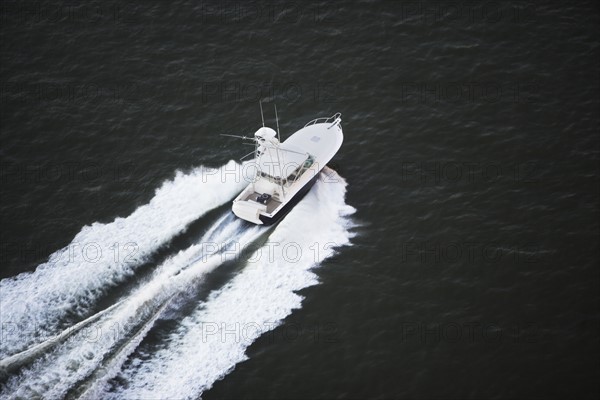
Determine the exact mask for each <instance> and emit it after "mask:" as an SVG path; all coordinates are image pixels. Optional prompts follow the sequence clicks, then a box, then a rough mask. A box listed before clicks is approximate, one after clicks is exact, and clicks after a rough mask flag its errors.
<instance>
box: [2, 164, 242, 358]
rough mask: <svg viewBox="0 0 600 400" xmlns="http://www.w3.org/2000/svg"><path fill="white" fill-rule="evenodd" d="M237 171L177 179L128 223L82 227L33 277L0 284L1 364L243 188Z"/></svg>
mask: <svg viewBox="0 0 600 400" xmlns="http://www.w3.org/2000/svg"><path fill="white" fill-rule="evenodd" d="M236 165H237V164H236V163H235V162H234V161H230V162H229V163H228V164H227V165H225V166H223V167H221V168H220V169H217V170H214V169H207V168H202V167H200V168H197V169H195V170H193V171H192V172H191V173H188V174H184V173H181V172H178V173H177V175H176V176H175V178H174V179H173V180H170V181H167V182H165V183H164V184H163V185H162V186H161V187H160V188H159V189H158V190H157V191H156V194H155V196H154V198H152V200H151V201H150V203H148V204H146V205H143V206H141V207H139V208H138V209H136V210H135V211H134V212H133V213H132V214H131V215H129V216H128V217H126V218H120V217H119V218H116V219H115V220H114V221H113V222H111V223H108V224H101V223H94V224H92V225H91V226H85V227H84V228H83V229H82V230H81V232H79V233H78V234H77V235H76V236H75V238H74V239H73V241H72V242H71V244H70V245H69V246H67V247H66V248H64V249H61V250H59V251H57V252H55V253H54V254H52V255H51V256H50V259H49V260H48V262H46V263H44V264H41V265H40V266H38V267H37V269H36V270H35V272H33V273H23V274H20V275H18V276H16V277H12V278H7V279H3V280H2V281H0V330H1V331H0V337H1V340H0V358H4V357H6V356H10V355H12V354H15V353H18V352H20V351H23V350H24V349H26V348H28V347H30V346H31V345H33V344H35V343H40V342H43V341H44V340H46V339H48V338H49V337H52V336H53V335H55V334H57V333H58V332H60V331H61V329H62V328H63V326H62V324H64V322H65V317H66V316H67V315H68V314H69V313H71V315H72V314H73V313H74V314H75V315H77V317H78V318H85V317H87V315H88V314H89V311H90V307H92V306H93V304H94V303H95V301H96V300H97V299H98V298H99V297H100V296H101V295H102V294H103V293H104V292H105V290H106V289H107V288H109V287H111V286H114V285H116V284H118V283H120V282H122V281H124V280H125V279H127V277H129V276H131V275H132V274H133V273H134V272H135V268H136V267H137V266H139V265H141V264H143V262H144V261H145V260H146V259H147V258H148V256H149V255H151V254H152V253H153V252H154V251H156V250H157V249H158V248H159V247H160V246H161V245H163V244H165V243H166V242H168V241H169V240H170V239H171V238H172V237H173V236H174V235H176V234H178V233H180V232H182V231H183V230H184V229H185V228H186V226H187V225H188V224H189V223H191V222H192V221H194V220H196V219H197V218H199V217H200V216H202V215H203V214H205V213H206V212H207V211H209V210H211V209H213V208H215V207H217V206H219V205H221V204H224V203H225V202H226V201H228V200H230V199H231V198H232V197H233V196H234V195H235V194H236V193H238V192H239V191H240V190H242V188H243V187H244V185H245V184H246V182H244V180H243V179H240V178H239V174H238V176H237V178H235V177H232V176H231V174H232V173H231V171H234V170H235V169H236V168H237V167H236ZM225 171H229V176H227V175H226V174H225V173H224V172H225ZM224 178H227V179H224ZM115 243H116V246H115Z"/></svg>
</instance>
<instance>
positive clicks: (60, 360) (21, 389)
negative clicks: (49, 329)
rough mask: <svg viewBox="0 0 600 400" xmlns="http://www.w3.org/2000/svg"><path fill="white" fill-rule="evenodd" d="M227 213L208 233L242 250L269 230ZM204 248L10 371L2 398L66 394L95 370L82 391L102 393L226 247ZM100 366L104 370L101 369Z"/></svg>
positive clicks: (185, 254) (172, 261) (187, 253)
mask: <svg viewBox="0 0 600 400" xmlns="http://www.w3.org/2000/svg"><path fill="white" fill-rule="evenodd" d="M226 218H227V216H225V217H224V218H222V219H221V220H219V221H218V222H217V223H216V224H215V225H221V226H223V225H225V227H224V228H223V229H211V230H209V231H208V232H207V234H206V235H205V238H210V239H211V240H214V241H216V242H218V241H222V240H225V239H228V238H230V236H231V235H234V237H236V238H237V240H238V242H239V243H240V246H239V249H238V250H237V252H238V253H239V251H241V250H242V249H243V247H244V246H246V245H248V244H249V243H251V242H252V241H254V240H255V239H256V238H257V237H258V236H259V235H260V234H262V232H264V228H261V227H258V226H257V227H253V228H250V229H244V227H243V226H242V224H241V223H240V221H239V220H234V221H231V222H229V223H224V222H223V221H224V220H225V219H226ZM203 240H204V239H203ZM203 251H204V246H203V242H201V243H200V244H196V245H193V246H191V247H189V248H187V249H185V250H182V251H180V252H179V253H178V254H177V255H175V256H174V257H171V258H169V259H168V260H166V261H165V262H164V263H163V264H162V265H161V266H159V267H158V269H157V270H156V271H155V272H154V274H153V276H152V278H151V279H150V280H149V281H148V282H145V283H143V284H141V285H140V287H139V288H138V289H137V290H136V291H135V292H134V293H133V294H132V295H131V296H129V297H127V298H126V299H124V300H123V301H122V302H121V304H120V305H119V307H118V308H117V310H115V312H113V313H110V314H109V315H107V316H105V317H104V318H101V319H100V320H99V321H98V322H97V323H94V324H92V325H91V326H90V327H89V328H88V329H87V330H86V331H85V332H80V333H77V334H75V335H72V336H71V337H70V338H69V339H67V340H66V341H65V342H64V343H63V344H61V345H58V346H57V347H56V348H55V349H54V351H53V352H52V353H50V354H48V355H46V357H44V358H39V359H38V360H36V361H35V362H34V363H33V364H32V365H31V366H29V367H27V368H24V369H23V370H22V371H20V373H19V374H18V375H15V376H12V377H10V379H9V380H8V382H7V383H6V385H5V387H4V388H3V393H1V394H0V399H2V398H4V397H7V398H12V397H17V398H34V397H36V396H41V397H43V398H45V399H60V398H63V397H64V396H65V395H66V394H67V392H68V391H69V390H70V389H71V388H73V387H74V386H75V385H76V384H77V383H78V382H80V381H82V380H84V379H86V378H88V377H90V376H91V375H92V374H94V371H96V373H95V374H94V375H93V379H95V382H92V384H91V385H89V386H88V387H87V388H85V389H86V390H85V393H83V395H82V396H83V397H84V398H90V399H92V398H93V399H96V398H101V396H100V397H98V395H97V391H98V389H97V388H98V387H100V388H101V387H102V385H103V384H104V383H105V382H106V381H107V380H108V379H110V378H112V377H113V376H115V375H116V374H117V373H118V371H119V370H120V368H121V365H122V363H123V362H124V361H125V360H126V358H127V356H128V355H129V354H130V353H131V352H133V351H134V350H135V348H136V347H137V346H138V344H139V343H140V342H141V340H142V339H143V338H144V337H145V335H146V334H147V332H148V331H149V330H150V329H151V328H152V326H153V324H154V322H155V321H156V319H157V318H158V317H159V316H160V314H161V312H162V310H163V309H164V308H165V306H166V304H167V302H169V301H170V300H171V299H172V298H173V296H174V295H176V294H178V293H181V292H184V291H185V290H187V289H189V288H190V287H191V286H192V287H193V286H194V283H195V282H198V281H199V280H200V279H201V278H202V277H203V276H204V275H205V274H206V273H208V272H210V271H212V270H214V269H215V268H216V267H218V266H219V265H221V264H222V263H223V261H224V258H223V257H222V254H221V253H218V252H217V253H214V254H211V255H206V254H205V256H204V257H199V255H202V252H203ZM123 342H125V343H123ZM107 356H110V360H109V361H108V363H107V364H103V363H104V362H106V357H107ZM100 366H102V369H103V370H102V371H97V369H98V368H99V367H100Z"/></svg>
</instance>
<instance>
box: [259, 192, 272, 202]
mask: <svg viewBox="0 0 600 400" xmlns="http://www.w3.org/2000/svg"><path fill="white" fill-rule="evenodd" d="M270 198H271V195H270V194H268V193H263V194H261V195H260V196H258V197H257V198H256V201H257V202H258V203H260V204H267V202H268V201H269V199H270Z"/></svg>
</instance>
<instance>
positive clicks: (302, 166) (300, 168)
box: [260, 155, 315, 186]
mask: <svg viewBox="0 0 600 400" xmlns="http://www.w3.org/2000/svg"><path fill="white" fill-rule="evenodd" d="M314 162H315V159H314V157H313V156H311V155H309V156H308V158H307V159H306V160H305V161H304V162H303V163H302V164H300V165H299V166H298V167H297V168H296V169H295V170H294V171H293V172H292V173H291V174H289V175H288V176H287V178H285V179H283V180H282V179H281V178H280V177H278V176H272V175H269V174H267V173H266V172H263V171H261V172H260V176H261V177H263V178H265V179H267V180H268V181H270V182H273V183H275V184H277V185H282V184H285V185H287V186H289V185H291V184H292V183H294V182H296V180H298V178H299V177H301V176H302V174H304V172H306V170H307V169H309V168H310V167H311V166H312V165H313V164H314Z"/></svg>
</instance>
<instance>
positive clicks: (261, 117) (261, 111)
mask: <svg viewBox="0 0 600 400" xmlns="http://www.w3.org/2000/svg"><path fill="white" fill-rule="evenodd" d="M258 105H259V106H260V119H262V123H263V128H264V127H265V116H264V115H263V110H262V101H261V100H258Z"/></svg>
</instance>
